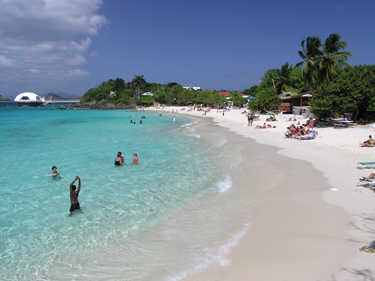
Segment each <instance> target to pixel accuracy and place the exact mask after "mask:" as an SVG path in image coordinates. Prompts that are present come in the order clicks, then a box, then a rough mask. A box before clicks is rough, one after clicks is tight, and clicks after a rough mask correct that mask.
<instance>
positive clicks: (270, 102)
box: [248, 88, 280, 111]
mask: <svg viewBox="0 0 375 281" xmlns="http://www.w3.org/2000/svg"><path fill="white" fill-rule="evenodd" d="M279 105H280V99H279V96H278V95H277V93H276V90H275V89H274V88H266V89H262V90H261V91H259V92H258V93H257V99H256V100H252V101H249V104H248V106H249V108H250V109H251V110H253V111H258V110H260V111H265V110H268V109H269V108H271V107H278V106H279Z"/></svg>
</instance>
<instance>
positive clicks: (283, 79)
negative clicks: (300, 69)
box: [273, 62, 298, 94]
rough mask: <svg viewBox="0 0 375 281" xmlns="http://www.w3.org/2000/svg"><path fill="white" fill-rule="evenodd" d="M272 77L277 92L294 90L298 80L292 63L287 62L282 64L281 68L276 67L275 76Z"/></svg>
mask: <svg viewBox="0 0 375 281" xmlns="http://www.w3.org/2000/svg"><path fill="white" fill-rule="evenodd" d="M273 79H274V82H275V87H276V91H277V94H281V93H282V92H295V91H296V87H295V84H296V83H297V82H298V77H297V74H296V72H295V71H294V68H293V64H290V65H289V62H287V63H285V64H283V65H282V66H281V69H277V72H276V76H275V77H274V78H273Z"/></svg>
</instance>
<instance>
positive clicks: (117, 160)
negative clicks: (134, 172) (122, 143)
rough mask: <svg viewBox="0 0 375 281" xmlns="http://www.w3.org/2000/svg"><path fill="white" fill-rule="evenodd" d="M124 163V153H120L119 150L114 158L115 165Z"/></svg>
mask: <svg viewBox="0 0 375 281" xmlns="http://www.w3.org/2000/svg"><path fill="white" fill-rule="evenodd" d="M124 163H125V159H124V155H122V153H121V151H119V152H118V153H117V157H116V158H115V165H116V166H120V165H122V164H124Z"/></svg>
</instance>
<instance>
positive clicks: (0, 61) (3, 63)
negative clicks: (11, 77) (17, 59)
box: [0, 55, 12, 67]
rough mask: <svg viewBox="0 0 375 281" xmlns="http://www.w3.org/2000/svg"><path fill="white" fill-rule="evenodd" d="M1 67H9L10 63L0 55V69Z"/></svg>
mask: <svg viewBox="0 0 375 281" xmlns="http://www.w3.org/2000/svg"><path fill="white" fill-rule="evenodd" d="M1 66H5V67H10V66H12V61H11V60H10V59H8V58H7V57H6V56H4V55H0V67H1Z"/></svg>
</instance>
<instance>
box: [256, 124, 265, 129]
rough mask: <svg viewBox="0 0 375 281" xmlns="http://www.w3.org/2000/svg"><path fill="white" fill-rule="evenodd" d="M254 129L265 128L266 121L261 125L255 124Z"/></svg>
mask: <svg viewBox="0 0 375 281" xmlns="http://www.w3.org/2000/svg"><path fill="white" fill-rule="evenodd" d="M255 129H267V125H266V123H264V124H263V126H259V125H256V126H255Z"/></svg>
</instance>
